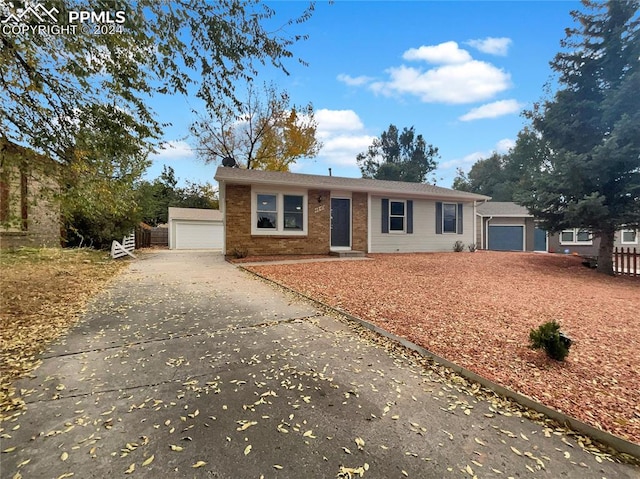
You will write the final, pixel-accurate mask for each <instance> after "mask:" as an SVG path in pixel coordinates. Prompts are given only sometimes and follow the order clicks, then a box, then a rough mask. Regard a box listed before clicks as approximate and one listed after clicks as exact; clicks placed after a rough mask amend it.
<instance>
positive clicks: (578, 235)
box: [560, 228, 593, 246]
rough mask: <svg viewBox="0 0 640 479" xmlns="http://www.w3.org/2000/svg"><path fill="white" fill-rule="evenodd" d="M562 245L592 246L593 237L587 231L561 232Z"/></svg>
mask: <svg viewBox="0 0 640 479" xmlns="http://www.w3.org/2000/svg"><path fill="white" fill-rule="evenodd" d="M560 244H561V245H585V246H587V245H592V244H593V236H592V235H591V233H590V232H589V231H587V230H583V229H580V228H573V229H568V230H562V231H561V232H560Z"/></svg>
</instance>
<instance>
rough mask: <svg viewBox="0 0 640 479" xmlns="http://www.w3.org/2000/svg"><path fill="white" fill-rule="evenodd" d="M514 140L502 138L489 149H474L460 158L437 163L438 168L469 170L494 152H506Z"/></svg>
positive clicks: (512, 145) (513, 143) (513, 144)
mask: <svg viewBox="0 0 640 479" xmlns="http://www.w3.org/2000/svg"><path fill="white" fill-rule="evenodd" d="M515 144H516V142H515V141H514V140H512V139H511V138H503V139H502V140H500V141H498V142H497V143H496V144H495V147H494V148H493V149H492V150H490V151H474V152H473V153H469V154H468V155H465V156H464V157H462V158H456V159H454V160H449V161H445V162H443V163H440V164H439V165H438V170H439V171H440V170H447V169H453V168H462V169H463V170H464V171H469V169H470V168H471V167H472V166H473V164H474V163H476V162H477V161H478V160H484V159H486V158H489V157H490V156H491V155H493V154H494V153H500V154H504V153H508V151H509V150H510V149H511V148H513V147H514V146H515Z"/></svg>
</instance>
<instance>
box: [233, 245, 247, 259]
mask: <svg viewBox="0 0 640 479" xmlns="http://www.w3.org/2000/svg"><path fill="white" fill-rule="evenodd" d="M248 254H249V250H247V248H244V247H241V246H236V247H235V248H233V253H232V255H233V257H234V258H235V259H242V258H246V257H247V255H248Z"/></svg>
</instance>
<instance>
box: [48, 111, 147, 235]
mask: <svg viewBox="0 0 640 479" xmlns="http://www.w3.org/2000/svg"><path fill="white" fill-rule="evenodd" d="M78 120H79V121H78V125H79V128H78V131H77V134H76V138H75V140H74V145H73V147H71V148H69V151H68V152H66V153H65V155H66V158H67V163H66V164H65V167H64V168H62V169H61V179H62V189H61V193H60V195H59V198H60V200H61V201H60V204H61V213H62V218H63V226H64V227H65V229H66V241H67V244H69V245H79V244H81V245H84V246H94V247H97V248H101V247H107V246H109V245H110V244H111V241H112V240H113V239H114V238H122V237H123V236H125V235H128V234H130V233H131V231H133V229H134V228H135V226H136V224H137V223H138V222H139V221H140V210H139V208H138V205H137V202H136V195H135V191H134V189H133V186H134V184H135V182H136V180H138V179H139V178H140V176H141V175H142V174H143V172H144V171H145V169H146V168H147V167H148V165H149V164H150V161H149V160H148V159H147V153H148V150H147V151H145V148H147V147H146V146H145V143H144V142H143V141H142V140H139V142H137V143H136V142H133V141H132V137H131V135H130V134H129V128H130V120H131V118H130V116H129V115H128V114H126V113H125V112H122V111H121V110H120V109H119V108H116V107H113V106H109V105H93V106H91V107H89V108H85V109H84V110H83V111H81V112H78Z"/></svg>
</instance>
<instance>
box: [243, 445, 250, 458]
mask: <svg viewBox="0 0 640 479" xmlns="http://www.w3.org/2000/svg"><path fill="white" fill-rule="evenodd" d="M250 452H251V444H249V445H248V446H247V447H245V448H244V455H245V456H247V455H248V454H249V453H250Z"/></svg>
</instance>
